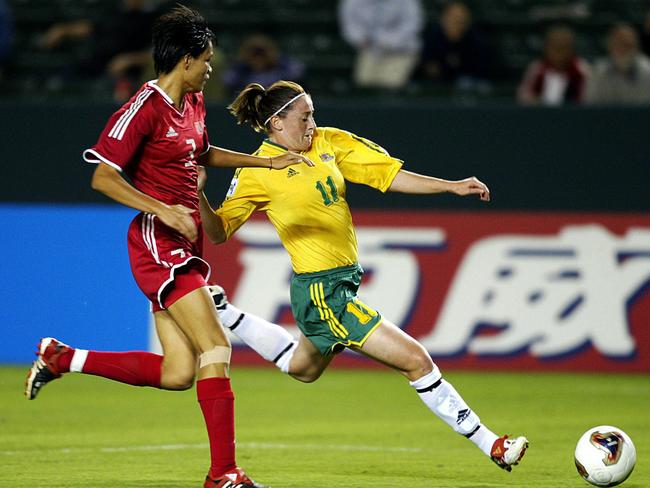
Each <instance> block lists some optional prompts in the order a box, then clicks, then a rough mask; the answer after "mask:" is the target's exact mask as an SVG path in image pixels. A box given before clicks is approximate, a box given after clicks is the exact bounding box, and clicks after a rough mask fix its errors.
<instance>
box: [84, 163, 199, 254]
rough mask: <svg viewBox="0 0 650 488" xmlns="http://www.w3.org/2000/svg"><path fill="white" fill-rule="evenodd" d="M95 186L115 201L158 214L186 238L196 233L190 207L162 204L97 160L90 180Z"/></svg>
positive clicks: (191, 239)
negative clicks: (97, 162)
mask: <svg viewBox="0 0 650 488" xmlns="http://www.w3.org/2000/svg"><path fill="white" fill-rule="evenodd" d="M90 186H92V188H93V190H97V191H99V192H101V193H103V194H104V195H106V196H107V197H109V198H112V199H113V200H115V201H116V202H119V203H121V204H123V205H126V206H128V207H131V208H135V209H136V210H140V211H142V212H148V213H151V214H154V215H155V216H156V217H158V218H159V219H160V220H161V221H162V222H163V223H164V224H165V225H168V226H169V227H171V228H172V229H175V230H177V231H178V232H180V233H181V234H183V235H184V236H185V237H187V238H188V239H189V240H190V241H192V242H194V241H195V240H196V238H197V237H198V231H197V229H196V224H195V223H194V219H192V217H191V216H190V214H191V213H192V212H194V210H192V209H191V208H187V207H184V206H183V205H166V204H164V203H162V202H160V201H158V200H156V199H155V198H152V197H150V196H149V195H146V194H144V193H142V192H141V191H140V190H138V189H136V188H134V187H133V186H131V185H130V184H129V183H128V182H127V181H126V180H125V179H124V178H122V175H121V174H120V173H119V171H117V170H116V169H115V168H113V167H111V166H109V165H108V164H104V163H99V164H98V165H97V167H96V168H95V172H94V173H93V177H92V181H91V183H90Z"/></svg>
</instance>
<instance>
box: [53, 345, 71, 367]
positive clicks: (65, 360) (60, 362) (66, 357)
mask: <svg viewBox="0 0 650 488" xmlns="http://www.w3.org/2000/svg"><path fill="white" fill-rule="evenodd" d="M72 356H74V348H72V347H69V348H68V350H67V351H63V352H62V353H61V354H60V355H59V358H58V359H57V361H56V366H57V368H58V370H59V373H67V372H69V371H70V363H71V362H72Z"/></svg>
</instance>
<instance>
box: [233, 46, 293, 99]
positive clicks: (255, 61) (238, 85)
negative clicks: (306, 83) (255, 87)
mask: <svg viewBox="0 0 650 488" xmlns="http://www.w3.org/2000/svg"><path fill="white" fill-rule="evenodd" d="M304 73H305V66H304V64H303V63H302V62H300V61H298V60H296V59H293V58H290V57H288V56H286V55H283V54H281V53H280V50H279V48H278V45H277V43H276V42H275V41H274V40H273V39H271V38H270V37H268V36H265V35H263V34H255V35H252V36H250V37H248V38H247V39H244V41H243V42H242V44H241V46H240V47H239V56H238V59H237V61H235V62H234V63H233V64H232V65H231V66H230V67H229V68H228V69H226V71H225V73H224V75H223V81H224V83H225V85H226V86H227V87H228V88H229V89H230V90H231V91H232V92H233V93H238V92H240V91H241V90H242V89H243V88H244V87H245V86H246V85H248V84H249V83H259V84H260V85H262V86H264V87H268V86H270V85H272V84H273V83H274V82H276V81H278V80H291V81H295V82H297V83H300V81H301V80H302V77H303V76H304Z"/></svg>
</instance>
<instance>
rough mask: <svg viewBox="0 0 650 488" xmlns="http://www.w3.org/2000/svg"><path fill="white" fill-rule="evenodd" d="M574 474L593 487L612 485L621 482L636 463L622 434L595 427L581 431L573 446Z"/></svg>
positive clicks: (616, 429)
mask: <svg viewBox="0 0 650 488" xmlns="http://www.w3.org/2000/svg"><path fill="white" fill-rule="evenodd" d="M575 463H576V468H577V469H578V473H580V476H582V477H583V478H584V479H585V480H586V481H587V482H589V483H591V484H592V485H594V486H616V485H619V484H621V483H623V481H625V480H626V479H627V478H628V476H630V473H632V470H633V469H634V465H635V464H636V449H635V448H634V444H633V443H632V439H630V436H628V435H627V434H626V433H625V432H623V431H622V430H621V429H619V428H617V427H612V426H611V425H599V426H598V427H593V428H591V429H589V430H588V431H587V432H585V433H584V434H583V435H582V437H580V440H579V441H578V444H577V445H576V452H575Z"/></svg>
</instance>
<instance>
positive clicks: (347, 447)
mask: <svg viewBox="0 0 650 488" xmlns="http://www.w3.org/2000/svg"><path fill="white" fill-rule="evenodd" d="M208 447H209V446H208V444H207V443H203V444H159V445H153V444H152V445H147V446H123V447H95V448H92V447H69V448H66V447H63V448H59V449H48V450H47V452H48V453H51V454H78V453H92V452H99V453H113V452H134V451H181V450H189V449H207V448H208ZM237 447H240V448H244V449H247V448H248V449H307V450H317V449H319V450H330V451H359V452H422V449H420V448H417V447H390V446H389V447H383V446H362V445H354V444H282V443H273V442H238V443H237ZM26 452H31V453H33V452H34V449H33V448H30V449H25V450H23V451H0V455H3V456H15V455H22V454H25V453H26Z"/></svg>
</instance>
